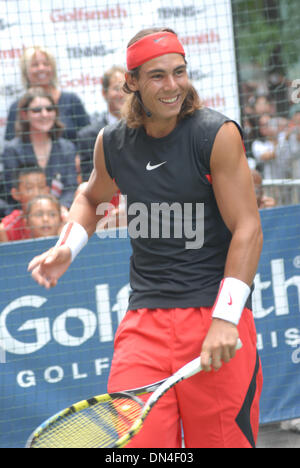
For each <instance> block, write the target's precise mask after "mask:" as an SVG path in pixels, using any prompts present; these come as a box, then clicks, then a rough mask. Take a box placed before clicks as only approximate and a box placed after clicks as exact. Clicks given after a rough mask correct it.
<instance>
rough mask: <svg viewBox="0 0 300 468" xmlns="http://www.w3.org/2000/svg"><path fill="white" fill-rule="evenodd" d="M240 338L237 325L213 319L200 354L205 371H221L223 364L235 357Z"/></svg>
mask: <svg viewBox="0 0 300 468" xmlns="http://www.w3.org/2000/svg"><path fill="white" fill-rule="evenodd" d="M238 338H239V333H238V329H237V327H236V325H234V324H233V323H230V322H226V321H225V320H220V319H213V321H212V325H211V327H210V329H209V331H208V333H207V335H206V338H205V340H204V342H203V345H202V350H201V354H200V356H201V365H202V368H203V370H204V371H205V372H210V371H211V370H212V368H213V369H214V370H219V369H220V368H221V366H222V364H223V362H229V361H230V360H231V359H232V358H233V357H234V356H235V353H236V346H237V341H238Z"/></svg>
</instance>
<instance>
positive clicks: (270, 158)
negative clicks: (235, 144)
mask: <svg viewBox="0 0 300 468" xmlns="http://www.w3.org/2000/svg"><path fill="white" fill-rule="evenodd" d="M255 129H256V138H255V139H254V141H253V143H252V154H253V157H254V159H255V160H256V164H257V165H258V166H259V167H261V168H262V172H263V176H264V178H265V179H284V178H289V177H290V174H291V168H290V164H289V163H290V161H289V155H288V153H287V152H286V151H285V149H286V145H285V143H284V135H283V132H281V133H280V134H279V129H278V124H277V120H276V119H275V120H274V119H273V118H272V117H271V116H270V115H269V114H262V115H261V116H259V117H258V119H257V124H256V128H255Z"/></svg>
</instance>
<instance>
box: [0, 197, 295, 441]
mask: <svg viewBox="0 0 300 468" xmlns="http://www.w3.org/2000/svg"><path fill="white" fill-rule="evenodd" d="M261 215H262V223H263V231H264V238H265V244H264V249H263V253H262V257H261V261H260V265H259V269H258V272H257V275H256V278H255V291H254V294H253V306H254V316H255V320H256V327H257V333H258V350H259V354H260V356H261V359H262V365H263V371H264V381H265V383H264V389H263V394H262V400H261V421H262V422H264V423H267V422H271V421H276V420H284V419H289V418H294V417H298V416H300V403H299V388H300V321H299V318H300V306H299V304H300V261H299V245H300V234H299V227H298V225H297V223H295V220H297V219H300V206H293V207H286V208H278V209H272V210H265V211H264V212H262V213H261ZM120 234H121V235H120V236H119V238H117V239H110V238H109V237H108V238H106V239H99V238H98V237H97V236H96V235H95V236H93V238H92V239H90V241H89V243H88V245H87V246H86V248H85V249H84V251H83V252H82V253H81V255H79V256H78V257H77V259H76V261H75V262H73V264H72V265H71V267H70V270H68V272H67V273H66V274H65V275H64V276H63V278H61V280H60V281H59V283H58V285H57V286H56V288H55V290H50V291H47V290H44V289H42V288H40V287H39V286H38V285H37V284H36V283H35V282H34V281H33V280H32V279H31V277H30V275H29V274H28V272H27V265H28V263H29V261H30V260H31V259H32V257H33V256H35V255H37V254H39V253H40V252H43V251H45V250H47V249H48V248H50V247H51V246H52V245H53V243H54V241H53V239H48V240H38V241H27V242H17V243H12V244H5V245H4V244H2V245H0V255H1V260H2V265H3V267H2V268H1V270H0V288H1V296H0V350H1V354H0V356H1V363H2V364H0V375H1V386H0V402H3V404H2V407H1V421H0V434H1V436H0V445H1V446H3V447H17V446H20V447H21V446H24V444H25V441H26V440H27V438H28V436H29V434H30V433H31V431H32V430H33V429H34V428H35V427H36V426H38V425H39V424H40V423H41V420H43V419H45V418H46V417H48V416H50V415H52V414H54V413H56V412H57V411H58V410H60V409H62V408H64V407H68V406H69V405H70V404H71V403H73V402H74V401H79V400H82V399H85V398H87V397H88V396H92V395H97V394H100V393H104V392H105V391H106V386H107V379H108V375H109V369H110V365H111V359H112V355H113V339H114V336H115V332H116V329H117V327H118V324H119V323H120V321H121V320H122V317H123V316H124V313H125V312H126V309H127V304H128V297H129V294H130V287H129V284H128V277H129V259H130V255H131V249H130V242H129V239H127V233H126V236H125V234H124V233H120ZM4 361H5V362H6V363H5V364H4ZM16 402H18V403H17V404H16ZM41 415H42V416H41ZM7 421H11V422H10V425H11V426H12V429H11V430H10V431H7ZM14 421H15V422H14Z"/></svg>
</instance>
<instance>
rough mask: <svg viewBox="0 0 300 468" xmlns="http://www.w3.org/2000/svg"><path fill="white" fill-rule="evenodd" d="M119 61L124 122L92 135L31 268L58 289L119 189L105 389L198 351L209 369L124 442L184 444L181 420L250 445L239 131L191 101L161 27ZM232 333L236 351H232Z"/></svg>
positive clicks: (248, 217)
mask: <svg viewBox="0 0 300 468" xmlns="http://www.w3.org/2000/svg"><path fill="white" fill-rule="evenodd" d="M127 67H128V71H127V73H126V83H125V91H126V92H127V93H128V94H129V96H128V100H127V103H126V107H125V109H124V119H122V120H121V121H120V122H118V123H116V124H115V125H113V126H108V127H106V128H105V129H104V130H102V131H101V132H100V134H99V136H98V139H97V142H96V146H95V153H94V170H93V173H92V175H91V178H90V180H89V183H88V186H87V188H86V189H85V191H84V192H83V193H82V194H80V195H79V196H78V197H77V198H76V200H75V202H74V204H73V206H72V208H71V211H70V216H69V222H68V224H67V225H66V226H65V228H64V230H63V232H62V234H61V236H60V239H59V241H58V244H57V245H56V247H55V248H53V249H51V250H50V251H48V252H46V253H44V254H42V255H41V256H39V257H36V258H35V259H33V260H32V262H31V263H30V265H29V270H30V271H31V272H32V276H33V278H34V279H35V280H36V281H37V282H38V283H39V284H41V285H43V286H45V287H46V288H51V287H53V286H55V285H56V283H57V281H58V279H59V278H60V277H61V275H62V274H63V273H64V272H65V271H66V270H67V269H68V267H69V265H70V264H71V262H72V261H73V260H74V258H75V257H76V255H77V254H78V252H79V251H80V250H81V249H82V248H83V247H84V245H85V244H86V243H87V241H88V238H89V237H90V236H91V235H92V234H93V233H94V231H95V228H96V225H97V222H98V221H99V219H100V217H99V216H96V209H97V206H98V205H99V204H100V203H102V202H107V201H109V200H110V199H111V198H112V196H113V194H114V193H116V191H117V190H118V189H120V191H121V193H122V194H123V195H126V196H127V210H128V231H129V234H130V236H131V242H132V249H133V253H132V258H131V266H130V280H131V287H132V294H131V296H130V300H129V307H128V311H127V314H126V315H125V318H124V320H123V321H122V323H121V324H120V326H119V328H118V330H117V333H116V336H115V351H114V357H113V362H112V366H111V372H110V377H109V382H108V391H109V392H112V391H120V390H125V389H130V388H135V387H139V386H143V385H146V384H149V383H151V382H154V381H157V380H160V379H163V378H165V377H167V376H169V375H170V374H171V373H172V372H174V371H175V370H177V369H178V368H179V367H181V366H182V365H183V364H185V363H187V362H188V361H190V360H191V359H193V358H195V356H197V355H199V354H200V355H201V359H202V365H203V367H204V370H205V371H206V372H202V373H200V374H198V375H196V376H194V377H192V378H190V379H188V380H187V381H185V382H181V383H180V384H178V385H177V386H176V387H174V389H172V390H170V391H169V392H168V393H167V394H166V395H165V396H164V398H163V399H162V400H161V402H160V403H159V404H158V405H157V408H155V409H154V410H153V412H152V414H150V415H149V418H148V419H147V420H146V422H145V426H144V428H143V429H142V430H141V432H140V433H139V434H138V435H137V436H136V437H135V438H134V439H133V440H132V442H131V444H130V446H131V447H160V448H161V447H173V448H174V447H175V448H178V447H181V422H182V426H183V431H184V438H185V446H186V447H209V448H215V447H220V448H225V447H228V448H229V447H236V448H248V447H249V448H250V447H254V446H255V443H256V438H257V434H258V424H259V397H260V392H261V387H262V374H261V366H260V361H259V358H258V355H257V350H256V330H255V326H254V321H253V315H252V312H251V285H252V282H253V278H254V275H255V272H256V269H257V265H258V261H259V257H260V252H261V248H262V231H261V225H260V218H259V214H258V209H257V204H256V198H255V193H254V187H253V181H252V177H251V173H250V170H249V167H248V164H247V159H246V156H245V152H244V148H243V141H242V132H241V129H240V127H239V125H238V124H237V123H235V122H233V121H231V120H230V119H228V118H227V117H225V116H224V115H222V114H220V113H218V112H216V111H214V110H211V109H208V108H206V107H204V106H202V105H201V101H200V99H199V97H198V95H197V93H196V91H195V89H194V88H193V86H192V85H191V83H190V81H189V79H188V74H187V63H186V60H185V51H184V48H183V46H182V44H181V42H180V41H179V39H178V37H177V35H176V34H175V33H174V32H173V31H172V30H170V29H167V28H164V29H158V28H155V29H149V30H143V31H141V32H139V33H138V34H137V35H136V36H135V37H134V38H133V39H132V40H131V41H130V43H129V45H128V48H127ZM158 204H159V208H160V209H161V216H160V217H159V218H156V219H155V220H154V215H153V213H154V211H153V209H154V208H156V209H157V206H158ZM142 208H143V209H142ZM144 208H145V209H144ZM179 208H181V211H180V209H179ZM139 210H140V214H141V212H143V216H141V215H139V218H138V220H139V222H138V221H137V218H136V215H137V212H138V211H139ZM180 213H181V216H180ZM188 213H189V216H190V219H188ZM167 215H168V216H167ZM166 219H167V221H166ZM189 222H191V224H190V226H192V227H191V228H190V229H188V226H189ZM139 223H140V225H143V229H140V232H138V229H137V228H136V226H137V225H138V224H139ZM145 224H146V225H147V224H148V227H149V229H148V231H147V230H146V229H144V227H145ZM134 227H135V229H134ZM178 227H181V228H182V229H181V235H178V232H180V229H179V230H178ZM158 228H159V229H158ZM166 228H170V235H166V233H168V229H166ZM158 231H159V234H158ZM175 231H176V232H175ZM191 232H192V233H194V234H195V239H194V240H193V239H192V240H191ZM238 337H240V339H241V341H242V343H243V348H242V350H240V351H237V352H235V346H236V344H237V340H238Z"/></svg>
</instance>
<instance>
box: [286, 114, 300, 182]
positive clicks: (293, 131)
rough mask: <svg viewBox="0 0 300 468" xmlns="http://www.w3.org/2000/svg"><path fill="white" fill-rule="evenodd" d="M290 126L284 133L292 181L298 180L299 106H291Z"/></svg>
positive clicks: (299, 155) (299, 163)
mask: <svg viewBox="0 0 300 468" xmlns="http://www.w3.org/2000/svg"><path fill="white" fill-rule="evenodd" d="M289 115H290V119H291V120H290V125H289V129H288V130H287V132H286V139H287V140H288V145H289V150H290V154H291V159H292V168H293V170H292V174H293V179H300V105H294V106H292V108H291V110H290V114H289Z"/></svg>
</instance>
